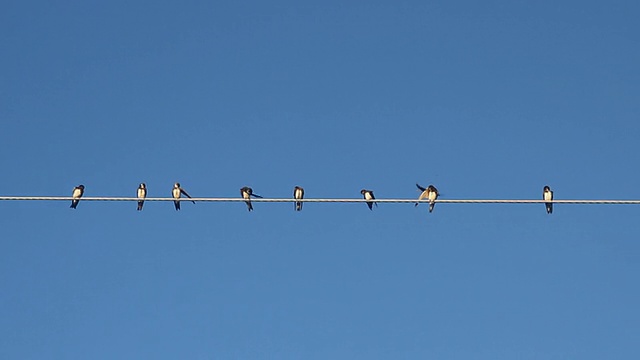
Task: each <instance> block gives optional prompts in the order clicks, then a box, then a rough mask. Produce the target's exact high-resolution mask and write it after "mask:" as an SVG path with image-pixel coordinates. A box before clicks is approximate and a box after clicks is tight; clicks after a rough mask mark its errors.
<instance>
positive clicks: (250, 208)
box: [245, 201, 253, 211]
mask: <svg viewBox="0 0 640 360" xmlns="http://www.w3.org/2000/svg"><path fill="white" fill-rule="evenodd" d="M245 202H246V203H247V209H248V210H249V211H252V210H253V205H251V201H245Z"/></svg>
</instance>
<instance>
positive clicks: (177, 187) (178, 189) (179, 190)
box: [171, 183, 196, 211]
mask: <svg viewBox="0 0 640 360" xmlns="http://www.w3.org/2000/svg"><path fill="white" fill-rule="evenodd" d="M171 194H172V195H173V198H174V199H180V194H184V196H186V197H188V198H189V199H191V196H189V194H187V192H186V191H184V189H183V188H181V187H180V183H175V184H174V185H173V190H172V191H171ZM191 202H192V203H194V204H195V203H196V202H195V201H193V200H191ZM173 205H174V206H175V207H176V211H178V210H180V201H177V200H174V202H173Z"/></svg>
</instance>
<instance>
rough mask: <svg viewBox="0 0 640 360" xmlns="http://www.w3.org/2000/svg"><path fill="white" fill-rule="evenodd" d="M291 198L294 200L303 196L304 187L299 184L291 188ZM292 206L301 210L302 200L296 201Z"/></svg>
mask: <svg viewBox="0 0 640 360" xmlns="http://www.w3.org/2000/svg"><path fill="white" fill-rule="evenodd" d="M293 198H294V199H296V200H299V199H302V198H304V189H303V188H301V187H300V186H296V187H294V188H293ZM294 208H295V209H296V211H300V210H302V201H296V203H295V206H294Z"/></svg>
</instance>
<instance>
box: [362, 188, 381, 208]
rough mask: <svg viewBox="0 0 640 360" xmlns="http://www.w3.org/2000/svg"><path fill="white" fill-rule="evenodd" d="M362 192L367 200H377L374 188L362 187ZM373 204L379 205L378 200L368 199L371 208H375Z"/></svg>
mask: <svg viewBox="0 0 640 360" xmlns="http://www.w3.org/2000/svg"><path fill="white" fill-rule="evenodd" d="M360 194H362V196H363V197H364V199H365V200H375V199H376V197H375V196H373V190H367V189H362V190H360ZM373 204H376V206H378V203H377V202H376V201H367V206H369V210H373Z"/></svg>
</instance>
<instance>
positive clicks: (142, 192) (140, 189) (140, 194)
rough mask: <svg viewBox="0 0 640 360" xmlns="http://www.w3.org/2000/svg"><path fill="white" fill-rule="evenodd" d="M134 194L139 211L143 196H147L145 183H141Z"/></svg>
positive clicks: (142, 204) (142, 203)
mask: <svg viewBox="0 0 640 360" xmlns="http://www.w3.org/2000/svg"><path fill="white" fill-rule="evenodd" d="M136 194H137V195H138V211H141V210H142V207H143V206H144V198H146V197H147V184H145V183H141V184H140V186H138V192H137V193H136Z"/></svg>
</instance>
